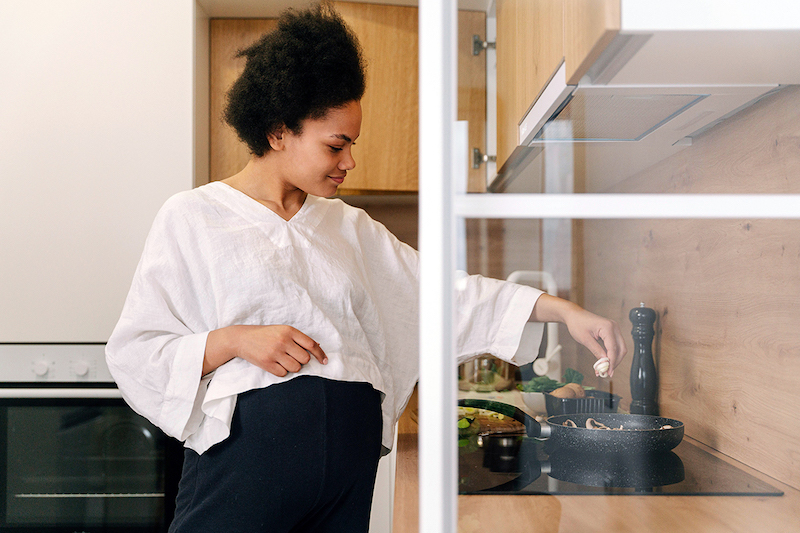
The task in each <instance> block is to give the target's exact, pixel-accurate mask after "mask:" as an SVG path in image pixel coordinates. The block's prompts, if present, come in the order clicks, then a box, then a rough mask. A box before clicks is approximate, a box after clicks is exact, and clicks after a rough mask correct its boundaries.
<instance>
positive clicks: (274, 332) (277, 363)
mask: <svg viewBox="0 0 800 533" xmlns="http://www.w3.org/2000/svg"><path fill="white" fill-rule="evenodd" d="M234 357H240V358H242V359H244V360H245V361H248V362H250V363H252V364H254V365H255V366H257V367H259V368H262V369H264V370H266V371H267V372H269V373H270V374H274V375H276V376H278V377H283V376H285V375H287V374H289V373H290V372H299V371H300V369H301V368H302V367H303V365H305V364H307V363H308V362H309V361H310V360H311V357H314V358H316V359H317V361H319V362H320V363H321V364H323V365H324V364H327V362H328V357H327V356H326V355H325V352H324V351H323V350H322V348H320V346H319V344H318V343H317V342H316V341H315V340H314V339H312V338H311V337H309V336H308V335H306V334H305V333H303V332H302V331H300V330H297V329H295V328H293V327H291V326H287V325H273V326H228V327H226V328H222V329H217V330H214V331H212V332H210V333H209V334H208V340H207V341H206V351H205V356H204V358H203V375H206V374H208V373H209V372H212V371H214V370H216V369H217V368H219V367H220V366H222V365H223V364H225V363H227V362H228V361H230V360H231V359H233V358H234Z"/></svg>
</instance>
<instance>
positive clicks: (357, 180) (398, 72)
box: [210, 2, 486, 195]
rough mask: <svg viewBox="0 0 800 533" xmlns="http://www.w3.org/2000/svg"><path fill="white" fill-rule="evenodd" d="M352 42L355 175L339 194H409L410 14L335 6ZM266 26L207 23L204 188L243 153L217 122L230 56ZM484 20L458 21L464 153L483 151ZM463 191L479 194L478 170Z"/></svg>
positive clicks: (414, 144)
mask: <svg viewBox="0 0 800 533" xmlns="http://www.w3.org/2000/svg"><path fill="white" fill-rule="evenodd" d="M334 6H335V8H336V10H337V11H338V12H339V13H340V14H341V15H342V17H343V18H344V19H345V21H346V22H347V23H348V24H349V25H350V27H351V28H352V29H353V31H354V32H355V33H356V35H357V36H358V38H359V41H360V42H361V46H362V48H363V52H364V56H365V59H366V62H367V90H366V93H365V94H364V98H363V100H362V102H361V104H362V108H363V122H362V125H361V136H360V137H359V138H358V140H357V142H356V146H355V148H354V150H353V152H354V157H355V159H356V167H355V168H354V169H353V170H352V171H350V172H348V175H347V179H346V180H345V183H344V186H343V187H342V188H340V190H339V193H340V194H343V195H347V194H369V193H384V192H416V191H417V182H418V167H419V163H418V158H419V148H418V146H419V145H418V133H419V118H418V115H419V82H418V71H419V55H418V32H417V26H418V11H417V8H416V7H408V6H394V5H378V4H367V3H360V2H359V3H354V2H335V3H334ZM274 24H275V22H274V20H266V19H212V21H211V39H210V41H211V75H210V77H211V97H210V99H211V125H210V130H211V143H210V153H211V161H210V174H211V180H219V179H223V178H226V177H228V176H230V175H232V174H235V173H236V172H238V171H239V170H240V169H241V168H242V167H243V166H244V165H245V164H246V163H247V160H248V158H249V154H248V152H247V148H246V147H245V146H244V145H243V144H242V143H241V142H240V141H239V140H238V139H237V137H236V134H235V133H234V132H233V131H232V130H231V128H230V127H228V126H227V125H226V124H225V123H224V122H223V121H222V119H221V113H222V109H223V107H224V102H225V93H226V92H227V90H228V88H229V87H230V85H231V84H232V83H233V81H234V80H235V79H236V77H237V76H238V74H239V73H240V72H241V69H242V68H243V67H244V65H243V63H242V61H241V59H237V58H236V57H235V53H236V50H238V49H240V48H242V47H244V46H247V45H248V44H250V43H251V42H253V41H255V40H256V39H258V37H259V36H260V35H261V34H262V33H264V32H266V31H269V30H270V29H271V28H272V27H274ZM485 34H486V14H485V13H483V12H475V11H462V12H460V13H459V95H458V100H459V102H458V103H459V106H458V118H459V120H467V121H468V122H469V143H470V144H469V147H470V148H472V147H478V148H479V149H480V150H481V152H485V151H486V149H485V147H486V58H485V55H483V54H481V55H480V56H474V55H472V36H473V35H479V36H481V38H484V36H485ZM469 190H470V191H473V192H483V191H485V190H486V175H485V171H484V170H483V169H471V170H470V176H469Z"/></svg>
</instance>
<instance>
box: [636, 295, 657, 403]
mask: <svg viewBox="0 0 800 533" xmlns="http://www.w3.org/2000/svg"><path fill="white" fill-rule="evenodd" d="M629 317H630V319H631V324H633V329H632V330H631V335H633V362H632V363H631V397H632V398H633V401H632V402H631V413H635V414H641V415H658V402H657V401H656V395H657V394H658V376H657V375H656V365H655V362H654V360H653V337H654V336H655V328H654V325H655V322H656V312H655V311H654V310H652V309H650V308H649V307H645V306H644V304H643V303H642V304H640V305H639V307H634V308H633V309H631V312H630V314H629Z"/></svg>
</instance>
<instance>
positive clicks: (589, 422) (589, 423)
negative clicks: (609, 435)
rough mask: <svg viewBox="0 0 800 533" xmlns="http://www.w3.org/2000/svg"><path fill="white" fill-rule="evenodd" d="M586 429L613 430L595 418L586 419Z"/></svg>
mask: <svg viewBox="0 0 800 533" xmlns="http://www.w3.org/2000/svg"><path fill="white" fill-rule="evenodd" d="M586 427H587V428H588V429H611V428H610V427H608V426H607V425H605V424H603V423H602V422H598V421H597V420H595V419H594V418H587V419H586Z"/></svg>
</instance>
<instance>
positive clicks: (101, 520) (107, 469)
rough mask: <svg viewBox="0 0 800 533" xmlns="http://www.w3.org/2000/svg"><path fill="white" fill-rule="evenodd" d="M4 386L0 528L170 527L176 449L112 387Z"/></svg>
mask: <svg viewBox="0 0 800 533" xmlns="http://www.w3.org/2000/svg"><path fill="white" fill-rule="evenodd" d="M23 391H25V392H24V393H23ZM2 392H3V394H2V396H12V395H16V396H17V397H3V398H0V486H1V487H2V491H1V492H0V494H2V495H3V496H2V500H1V501H0V531H3V532H8V533H22V532H25V533H32V532H34V531H36V532H42V533H45V532H51V533H55V532H66V533H75V532H80V533H93V532H101V531H102V532H113V533H122V532H161V531H166V530H167V527H168V525H169V522H170V521H171V519H172V515H173V513H174V502H175V495H176V493H177V483H178V478H179V477H180V469H181V466H182V460H183V453H182V447H181V445H180V443H178V442H177V441H175V440H174V439H171V438H169V437H167V436H165V435H164V434H163V433H162V432H161V431H160V430H158V429H157V428H156V427H155V426H153V425H152V424H151V423H150V422H148V421H147V420H145V419H144V418H142V417H141V416H139V415H137V414H136V413H134V412H133V411H132V410H131V409H130V408H129V407H128V406H127V405H126V404H125V403H124V402H123V401H122V400H121V399H120V398H119V397H118V396H119V392H118V391H116V389H108V388H106V389H69V390H64V389H62V390H54V389H27V390H25V389H19V390H17V391H14V390H9V389H5V390H3V391H2ZM20 396H28V397H20ZM32 396H34V397H32ZM69 396H72V397H69ZM78 396H80V397H78ZM87 396H88V397H87ZM91 396H94V397H91ZM108 396H111V397H108ZM113 396H117V397H116V398H114V397H113Z"/></svg>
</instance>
